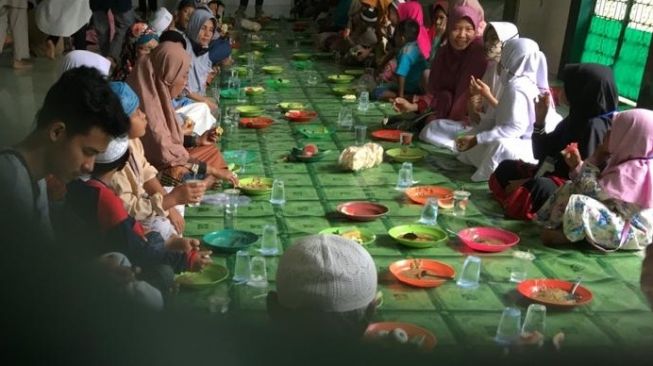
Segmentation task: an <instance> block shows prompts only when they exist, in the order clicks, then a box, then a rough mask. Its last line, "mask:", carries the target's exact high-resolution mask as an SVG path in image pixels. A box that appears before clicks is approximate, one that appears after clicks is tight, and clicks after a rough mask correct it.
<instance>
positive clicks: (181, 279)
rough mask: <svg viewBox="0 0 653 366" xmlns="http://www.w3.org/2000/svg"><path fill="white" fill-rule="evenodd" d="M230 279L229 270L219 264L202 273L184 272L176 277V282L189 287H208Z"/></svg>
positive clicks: (208, 267)
mask: <svg viewBox="0 0 653 366" xmlns="http://www.w3.org/2000/svg"><path fill="white" fill-rule="evenodd" d="M228 277H229V270H228V269H227V268H226V267H224V266H221V265H219V264H217V263H211V264H210V265H208V266H206V267H204V269H203V270H202V272H183V273H180V274H178V275H177V276H175V282H177V283H178V284H179V285H181V286H187V287H207V286H213V285H215V284H218V283H220V282H222V281H224V280H226V279H227V278H228Z"/></svg>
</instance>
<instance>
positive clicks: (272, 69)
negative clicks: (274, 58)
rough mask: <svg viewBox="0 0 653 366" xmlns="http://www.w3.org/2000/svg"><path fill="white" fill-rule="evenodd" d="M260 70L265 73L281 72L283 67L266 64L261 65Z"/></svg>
mask: <svg viewBox="0 0 653 366" xmlns="http://www.w3.org/2000/svg"><path fill="white" fill-rule="evenodd" d="M261 70H263V72H264V73H266V74H281V73H282V72H283V67H281V66H275V65H268V66H263V67H261Z"/></svg>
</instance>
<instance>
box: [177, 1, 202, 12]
mask: <svg viewBox="0 0 653 366" xmlns="http://www.w3.org/2000/svg"><path fill="white" fill-rule="evenodd" d="M191 7H192V8H193V9H194V8H196V7H197V3H196V2H195V0H181V1H180V2H179V4H178V5H177V11H181V10H182V9H183V8H191Z"/></svg>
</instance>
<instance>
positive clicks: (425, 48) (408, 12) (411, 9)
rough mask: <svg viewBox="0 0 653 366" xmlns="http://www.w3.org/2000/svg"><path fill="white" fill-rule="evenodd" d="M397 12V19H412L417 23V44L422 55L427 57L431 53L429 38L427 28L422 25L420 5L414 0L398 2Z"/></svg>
mask: <svg viewBox="0 0 653 366" xmlns="http://www.w3.org/2000/svg"><path fill="white" fill-rule="evenodd" d="M397 14H398V15H399V21H400V22H401V21H404V20H406V19H412V20H414V21H416V22H417V24H418V25H419V35H418V36H417V46H418V47H419V50H420V52H422V56H424V58H425V59H427V60H428V59H429V56H430V55H431V38H429V33H428V30H427V29H426V28H425V27H424V14H423V12H422V5H421V4H420V3H418V2H416V1H411V2H408V3H403V4H399V6H398V7H397Z"/></svg>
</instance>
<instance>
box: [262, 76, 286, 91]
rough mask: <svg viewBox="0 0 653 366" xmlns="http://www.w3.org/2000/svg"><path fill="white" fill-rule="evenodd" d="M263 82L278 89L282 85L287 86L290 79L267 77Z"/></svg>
mask: <svg viewBox="0 0 653 366" xmlns="http://www.w3.org/2000/svg"><path fill="white" fill-rule="evenodd" d="M265 84H266V85H267V86H268V87H270V88H273V89H280V88H282V87H287V86H289V85H290V80H288V79H282V78H277V79H267V80H266V81H265Z"/></svg>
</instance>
